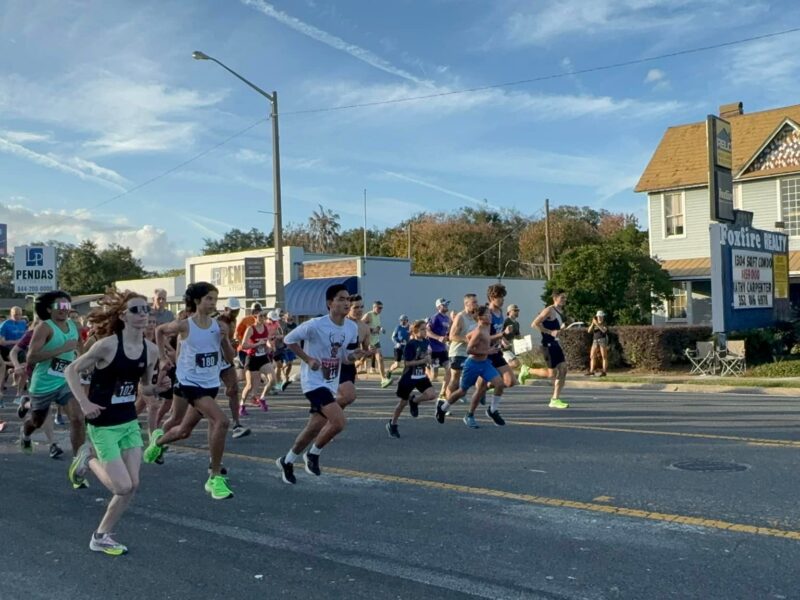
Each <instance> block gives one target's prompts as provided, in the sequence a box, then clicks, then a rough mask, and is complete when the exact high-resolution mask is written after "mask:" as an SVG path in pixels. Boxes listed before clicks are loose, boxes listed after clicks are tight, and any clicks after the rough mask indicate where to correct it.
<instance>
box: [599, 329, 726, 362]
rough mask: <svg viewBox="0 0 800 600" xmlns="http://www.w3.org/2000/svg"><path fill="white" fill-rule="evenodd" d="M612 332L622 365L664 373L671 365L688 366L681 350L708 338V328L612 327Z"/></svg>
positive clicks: (709, 334) (709, 331)
mask: <svg viewBox="0 0 800 600" xmlns="http://www.w3.org/2000/svg"><path fill="white" fill-rule="evenodd" d="M612 332H613V333H614V334H615V335H616V338H617V339H618V340H619V346H620V347H621V349H622V360H623V362H624V363H625V364H626V365H628V366H631V367H636V368H638V369H645V370H650V371H664V370H666V369H668V368H669V367H670V366H672V365H675V364H682V363H688V362H689V361H688V359H687V358H686V356H685V354H684V352H685V350H686V349H687V348H694V347H695V344H696V343H697V342H702V341H705V340H708V339H710V338H711V328H710V327H703V326H668V327H653V326H646V325H642V326H627V327H613V328H612Z"/></svg>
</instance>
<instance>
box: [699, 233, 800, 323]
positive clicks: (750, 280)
mask: <svg viewBox="0 0 800 600" xmlns="http://www.w3.org/2000/svg"><path fill="white" fill-rule="evenodd" d="M710 237H711V308H712V325H713V328H714V331H715V332H719V333H724V332H730V331H735V330H742V329H753V328H757V327H767V326H769V325H772V324H773V323H774V322H775V321H778V320H784V319H786V318H787V316H788V313H789V299H788V295H789V294H788V288H789V285H788V282H789V236H787V235H786V234H783V233H777V232H775V231H766V230H763V229H754V228H752V227H750V226H748V225H742V224H730V225H729V224H725V223H712V224H711V225H710Z"/></svg>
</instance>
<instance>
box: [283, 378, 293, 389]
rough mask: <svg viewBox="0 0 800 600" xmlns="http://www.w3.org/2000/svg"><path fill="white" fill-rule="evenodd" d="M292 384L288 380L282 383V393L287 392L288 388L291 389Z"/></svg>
mask: <svg viewBox="0 0 800 600" xmlns="http://www.w3.org/2000/svg"><path fill="white" fill-rule="evenodd" d="M291 384H292V382H291V381H289V380H288V379H287V380H286V381H284V382H282V383H281V391H282V392H285V391H286V388H287V387H289V386H290V385H291Z"/></svg>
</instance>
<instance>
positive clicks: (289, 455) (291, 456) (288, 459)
mask: <svg viewBox="0 0 800 600" xmlns="http://www.w3.org/2000/svg"><path fill="white" fill-rule="evenodd" d="M296 460H297V454H295V453H294V452H292V451H291V450H289V451H288V452H287V453H286V456H285V457H284V458H283V462H285V463H286V464H291V463H293V462H294V461H296Z"/></svg>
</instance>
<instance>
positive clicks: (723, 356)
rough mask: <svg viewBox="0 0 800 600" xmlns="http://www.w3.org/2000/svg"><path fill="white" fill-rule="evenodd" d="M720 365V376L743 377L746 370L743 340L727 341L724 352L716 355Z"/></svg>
mask: <svg viewBox="0 0 800 600" xmlns="http://www.w3.org/2000/svg"><path fill="white" fill-rule="evenodd" d="M717 360H718V361H719V365H720V369H721V372H720V375H722V376H723V377H724V376H725V375H733V376H734V377H739V376H740V375H744V371H745V369H746V368H747V361H746V360H745V348H744V340H729V341H728V343H727V345H726V346H725V349H724V350H721V351H720V352H719V353H718V354H717Z"/></svg>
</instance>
